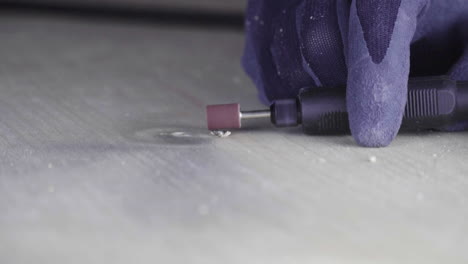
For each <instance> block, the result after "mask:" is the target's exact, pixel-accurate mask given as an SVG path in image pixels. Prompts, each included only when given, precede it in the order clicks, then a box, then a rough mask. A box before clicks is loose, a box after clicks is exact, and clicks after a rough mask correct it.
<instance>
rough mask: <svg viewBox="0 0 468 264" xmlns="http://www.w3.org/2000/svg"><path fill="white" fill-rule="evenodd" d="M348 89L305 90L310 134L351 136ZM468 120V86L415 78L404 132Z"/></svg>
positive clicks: (304, 119)
mask: <svg viewBox="0 0 468 264" xmlns="http://www.w3.org/2000/svg"><path fill="white" fill-rule="evenodd" d="M345 96H346V91H345V90H344V89H304V90H303V91H302V92H301V93H300V95H299V97H298V102H299V109H300V112H301V115H300V116H301V123H302V126H303V129H304V132H305V133H307V134H342V133H349V121H348V114H347V109H346V99H345ZM466 119H468V83H467V82H459V83H457V82H456V81H453V80H451V79H450V78H448V77H445V76H441V77H425V78H414V79H411V80H410V81H409V84H408V102H407V105H406V109H405V113H404V117H403V123H402V126H401V129H402V130H410V131H419V130H440V129H443V128H445V127H447V126H448V125H451V124H455V123H456V122H459V121H461V120H466Z"/></svg>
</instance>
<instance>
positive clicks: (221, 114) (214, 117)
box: [206, 104, 241, 130]
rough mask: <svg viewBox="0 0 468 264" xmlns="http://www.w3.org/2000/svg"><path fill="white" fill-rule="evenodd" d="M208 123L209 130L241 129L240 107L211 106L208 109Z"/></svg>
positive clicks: (229, 105)
mask: <svg viewBox="0 0 468 264" xmlns="http://www.w3.org/2000/svg"><path fill="white" fill-rule="evenodd" d="M206 121H207V123H208V129H209V130H221V129H237V128H241V118H240V105H239V104H224V105H209V106H207V107H206Z"/></svg>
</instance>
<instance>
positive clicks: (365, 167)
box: [0, 14, 468, 264]
mask: <svg viewBox="0 0 468 264" xmlns="http://www.w3.org/2000/svg"><path fill="white" fill-rule="evenodd" d="M0 40H1V41H0V54H1V56H0V58H1V59H0V113H1V115H0V118H1V122H0V155H1V157H2V158H1V161H0V212H1V213H0V262H1V263H33V262H34V263H205V264H206V263H412V264H414V263H424V264H428V263H467V261H468V253H467V251H466V249H467V248H468V239H467V237H468V236H467V234H468V207H467V206H468V178H467V177H468V176H467V172H468V162H467V161H468V159H467V157H468V147H467V146H468V141H467V139H468V134H467V133H454V134H443V133H427V134H420V135H415V134H407V135H400V136H399V137H398V139H397V140H396V141H395V142H394V144H392V145H391V147H389V148H385V149H364V148H359V147H357V146H356V145H355V144H354V142H353V141H352V139H351V137H349V136H338V137H310V136H304V135H302V134H301V133H300V131H299V130H297V129H288V130H275V129H272V128H270V127H266V128H254V129H250V130H245V131H239V132H234V133H233V135H232V136H230V137H228V138H223V139H220V138H215V137H212V136H210V135H209V133H208V131H206V130H205V128H204V126H205V120H204V118H205V117H204V105H206V104H209V103H229V102H241V103H242V104H243V106H245V108H246V109H248V108H250V109H252V108H257V107H260V105H259V104H258V102H257V99H256V92H255V89H254V87H253V86H252V85H251V83H250V81H249V80H248V79H247V78H246V77H245V76H244V74H243V72H242V70H241V68H240V66H239V58H240V55H241V52H242V46H243V36H242V34H241V33H239V32H229V31H222V30H195V29H184V28H176V27H162V26H151V25H134V24H126V23H117V22H115V21H113V22H112V23H110V22H109V23H107V22H105V21H100V22H98V21H94V22H88V21H86V20H79V19H68V18H66V17H62V18H48V17H41V16H31V15H28V16H25V15H21V14H17V15H4V16H1V17H0ZM174 132H180V133H175V134H174ZM373 157H375V160H374V162H371V159H372V160H373V159H374V158H373Z"/></svg>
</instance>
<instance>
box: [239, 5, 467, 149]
mask: <svg viewBox="0 0 468 264" xmlns="http://www.w3.org/2000/svg"><path fill="white" fill-rule="evenodd" d="M246 30H247V37H246V47H245V53H244V57H243V65H244V68H245V69H246V72H247V73H248V74H249V75H250V77H251V78H252V79H253V80H254V82H255V84H256V86H257V88H258V90H259V95H260V98H261V100H262V101H263V102H265V103H270V102H271V101H273V100H276V99H284V98H293V97H295V96H297V94H298V92H299V90H300V89H301V88H303V87H321V86H323V87H337V86H346V87H347V96H346V97H347V98H346V100H347V107H348V113H349V121H350V127H351V132H352V135H353V136H354V138H355V140H356V141H357V142H358V143H359V144H360V145H363V146H369V147H382V146H387V145H388V144H390V143H391V141H392V140H393V139H394V137H395V136H396V134H397V133H398V130H399V128H400V125H401V121H402V118H403V114H404V109H405V105H406V100H407V84H408V77H409V76H410V74H411V76H430V75H444V74H448V75H450V76H451V77H452V78H454V79H456V80H468V1H467V0H432V1H431V0H250V2H249V5H248V8H247V18H246ZM410 61H411V63H410ZM461 128H465V127H461V126H459V127H456V128H447V129H461Z"/></svg>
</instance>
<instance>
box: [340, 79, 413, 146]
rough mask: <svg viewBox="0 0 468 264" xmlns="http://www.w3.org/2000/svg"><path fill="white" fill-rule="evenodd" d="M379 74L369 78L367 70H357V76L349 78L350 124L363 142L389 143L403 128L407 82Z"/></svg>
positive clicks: (353, 132) (383, 144)
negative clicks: (390, 79)
mask: <svg viewBox="0 0 468 264" xmlns="http://www.w3.org/2000/svg"><path fill="white" fill-rule="evenodd" d="M362 74H364V75H365V77H364V76H363V75H362ZM375 74H376V75H375V76H376V77H371V78H369V76H367V74H365V73H362V72H361V75H359V74H356V73H355V74H354V76H355V78H354V80H353V81H350V82H348V88H349V89H348V94H347V98H348V99H347V103H348V112H349V119H350V120H349V121H350V128H351V133H352V135H353V137H354V139H355V140H356V142H357V143H358V144H359V145H361V146H365V147H386V146H388V145H390V143H391V142H392V141H393V140H394V139H395V137H396V135H397V134H398V131H399V129H400V126H401V122H402V119H403V114H404V110H405V104H406V94H407V92H406V91H407V85H404V84H402V83H389V82H388V81H386V79H385V78H383V79H382V78H378V76H379V75H378V74H377V73H375ZM359 76H361V77H362V78H359ZM389 98H392V100H389Z"/></svg>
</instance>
